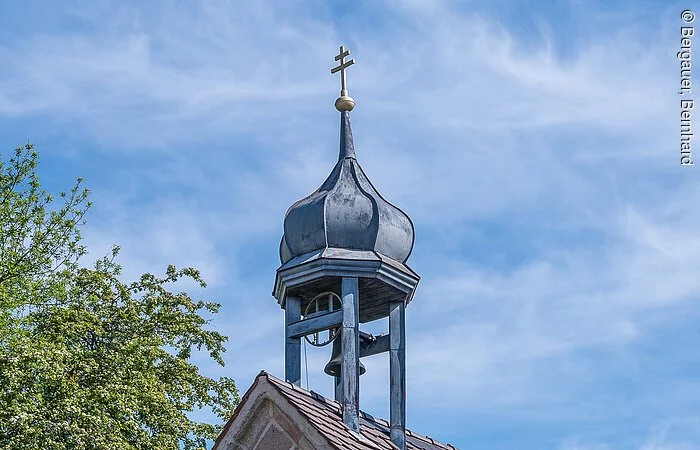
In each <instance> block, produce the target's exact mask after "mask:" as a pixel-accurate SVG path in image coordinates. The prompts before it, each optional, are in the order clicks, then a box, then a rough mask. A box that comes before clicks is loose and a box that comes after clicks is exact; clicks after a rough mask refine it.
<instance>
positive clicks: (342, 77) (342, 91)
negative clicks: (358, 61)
mask: <svg viewBox="0 0 700 450" xmlns="http://www.w3.org/2000/svg"><path fill="white" fill-rule="evenodd" d="M346 56H350V50H345V46H344V45H341V46H340V53H338V54H337V55H336V57H335V60H336V61H340V64H339V65H338V66H337V67H334V68H332V69H331V73H336V72H340V95H348V87H347V86H346V85H345V69H347V68H348V67H350V66H352V65H353V64H355V60H354V59H351V60H349V61H345V57H346Z"/></svg>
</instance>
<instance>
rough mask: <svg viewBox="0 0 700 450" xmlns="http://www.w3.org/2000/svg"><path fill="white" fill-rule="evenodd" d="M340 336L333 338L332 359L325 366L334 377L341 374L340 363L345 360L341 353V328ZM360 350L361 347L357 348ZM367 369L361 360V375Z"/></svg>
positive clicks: (325, 369) (325, 370) (326, 370)
mask: <svg viewBox="0 0 700 450" xmlns="http://www.w3.org/2000/svg"><path fill="white" fill-rule="evenodd" d="M337 333H338V336H336V338H335V339H334V340H333V352H332V353H331V360H330V361H328V364H326V367H324V369H323V371H324V372H326V373H327V374H328V375H330V376H332V377H337V376H340V364H341V362H342V360H343V355H342V353H341V351H342V346H343V345H342V342H341V337H342V336H341V335H340V330H338V331H337ZM357 350H358V351H359V350H360V349H359V348H358V349H357ZM366 371H367V369H365V366H364V364H362V361H360V375H362V374H363V373H365V372H366Z"/></svg>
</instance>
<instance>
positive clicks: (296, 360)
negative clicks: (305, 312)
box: [284, 297, 301, 386]
mask: <svg viewBox="0 0 700 450" xmlns="http://www.w3.org/2000/svg"><path fill="white" fill-rule="evenodd" d="M300 319H301V300H300V299H299V297H287V298H286V301H285V307H284V322H285V324H284V333H285V344H284V378H285V379H286V380H287V381H289V382H290V383H294V384H296V385H297V386H301V338H300V337H298V336H297V337H290V336H289V325H290V324H292V323H294V322H298V321H299V320H300Z"/></svg>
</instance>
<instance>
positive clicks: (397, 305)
mask: <svg viewBox="0 0 700 450" xmlns="http://www.w3.org/2000/svg"><path fill="white" fill-rule="evenodd" d="M389 425H390V438H391V442H393V443H394V445H396V446H397V447H398V448H399V450H406V307H405V306H404V303H403V302H402V301H401V302H392V303H391V305H390V307H389Z"/></svg>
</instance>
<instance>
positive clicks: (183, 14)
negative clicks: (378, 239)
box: [0, 0, 700, 450]
mask: <svg viewBox="0 0 700 450" xmlns="http://www.w3.org/2000/svg"><path fill="white" fill-rule="evenodd" d="M685 7H686V6H685V5H683V4H681V3H677V2H661V1H635V2H632V1H586V2H584V1H580V0H579V1H575V0H570V1H561V2H554V1H553V2H534V1H476V0H475V1H464V2H455V1H421V0H408V1H357V2H351V1H337V2H323V1H320V0H317V1H296V0H294V1H287V2H281V1H277V2H270V1H258V2H226V1H210V0H203V1H199V2H184V1H180V2H156V1H153V2H102V1H90V2H87V1H85V2H80V1H75V2H60V3H59V2H38V1H26V2H10V1H7V0H5V1H2V2H1V3H0V60H2V61H3V64H2V67H1V68H0V119H1V120H0V136H2V149H0V151H1V152H2V153H3V155H7V154H8V152H10V151H11V150H12V149H13V148H14V147H15V146H17V145H21V144H23V143H25V142H27V141H31V142H33V143H34V144H35V145H36V147H37V148H38V149H39V150H40V152H41V158H42V165H41V175H42V177H43V180H44V182H45V184H46V185H47V186H48V187H49V188H51V189H54V190H60V189H63V188H65V187H67V186H69V185H70V183H71V182H72V180H73V179H75V178H76V177H78V176H81V177H84V178H85V183H86V185H87V186H88V187H89V188H90V189H91V190H92V192H93V195H92V200H93V201H94V203H95V206H94V208H93V210H92V212H91V213H90V215H89V217H88V224H87V227H86V230H85V235H86V241H87V244H88V246H89V249H90V250H91V255H90V257H91V258H93V259H96V258H98V257H99V256H101V255H103V254H105V253H107V251H108V250H109V249H110V248H111V246H112V244H120V245H121V247H122V254H121V259H120V262H121V263H122V264H123V265H124V267H125V279H128V278H130V277H132V278H133V277H135V276H136V275H138V274H140V273H141V272H145V271H150V272H160V273H162V271H163V270H164V269H165V267H166V265H167V264H170V263H173V264H176V265H178V266H195V267H197V268H199V269H200V270H201V271H202V273H203V275H204V277H205V279H206V280H207V281H208V282H209V287H208V288H207V289H206V290H204V291H198V290H195V289H194V288H193V287H191V286H190V289H191V292H192V293H193V295H197V296H201V297H204V298H207V299H211V300H215V301H218V302H220V303H222V304H223V307H222V310H221V314H219V315H218V316H216V317H214V319H213V322H212V325H213V326H214V327H216V328H217V329H218V330H220V331H222V332H224V333H225V334H227V335H229V336H230V342H229V345H228V352H227V355H226V361H227V365H226V367H225V368H219V367H216V366H213V365H210V364H205V363H202V370H203V371H204V372H206V373H207V374H209V375H212V376H218V375H224V374H225V375H228V376H231V377H233V378H235V379H236V380H237V383H238V385H239V387H240V389H241V391H245V389H247V387H248V386H249V385H250V383H251V382H252V380H253V377H254V376H255V374H257V373H258V372H259V371H260V370H261V369H266V370H268V371H270V372H271V373H273V374H276V375H278V376H280V377H281V376H282V374H283V370H282V367H283V340H282V330H283V328H282V324H283V315H282V311H281V310H280V309H279V307H278V306H277V304H276V302H275V300H274V299H273V298H272V296H271V290H272V285H273V281H274V274H275V269H276V268H277V266H278V265H279V259H278V255H277V248H278V244H279V239H280V236H281V234H282V219H283V216H284V213H285V211H286V209H287V207H288V206H289V205H291V204H292V203H293V202H294V201H296V200H298V199H300V198H302V197H304V196H306V195H308V194H309V193H310V192H312V191H313V190H315V189H316V188H317V187H318V186H319V185H320V183H321V182H322V181H323V180H324V179H325V177H326V175H327V174H328V173H329V172H330V170H331V168H332V166H333V164H334V160H335V158H337V146H338V123H339V118H338V113H337V111H335V109H334V108H333V102H334V100H335V98H336V97H337V95H338V85H339V80H338V79H337V77H335V76H331V75H330V73H329V69H330V68H331V67H332V66H333V63H334V61H333V56H334V55H335V54H336V53H337V48H338V46H339V45H340V44H345V45H346V46H348V47H349V48H350V49H351V51H352V52H353V57H354V58H355V60H356V64H355V66H353V67H352V68H351V69H349V75H348V80H349V81H348V82H349V88H350V93H351V95H352V96H353V97H354V98H355V100H356V101H357V106H356V108H355V110H354V111H353V113H352V123H353V132H354V136H355V142H356V149H357V153H358V159H359V161H360V163H361V165H362V166H363V168H364V169H365V171H366V173H367V174H368V175H369V177H370V178H371V179H372V181H373V182H374V184H375V186H376V187H377V188H378V189H379V191H380V192H381V193H382V194H383V195H384V196H385V197H386V198H387V199H389V200H390V201H392V202H393V203H394V204H396V205H398V206H399V207H401V208H402V209H403V210H404V211H406V212H407V213H408V214H409V215H410V216H411V217H412V219H413V221H414V224H415V227H416V245H415V247H414V252H413V254H412V256H411V258H410V260H409V264H410V265H411V267H412V268H413V269H415V270H416V271H417V272H418V273H419V274H421V276H422V281H421V283H420V285H419V288H418V291H417V294H416V297H415V299H414V301H413V303H412V304H411V305H410V306H409V308H408V310H407V326H408V333H407V334H408V335H407V339H408V350H407V361H408V376H407V378H408V380H407V381H408V394H407V401H408V424H409V426H410V427H411V428H412V429H414V430H416V431H418V432H420V433H423V434H428V435H430V436H434V437H435V438H437V439H440V440H442V441H446V442H451V443H452V444H454V445H456V446H458V447H459V448H464V449H489V450H496V449H515V448H517V449H526V450H527V449H533V450H535V449H536V450H540V449H556V450H605V449H615V450H617V449H635V450H687V449H700V376H699V375H700V308H699V307H698V301H700V276H698V273H699V272H700V271H699V269H700V264H699V261H700V181H698V173H697V170H696V169H695V168H694V167H680V166H679V161H678V160H679V157H678V154H679V150H678V148H679V144H678V143H679V131H678V127H679V120H680V117H679V114H680V111H679V107H678V97H677V95H676V92H677V90H678V84H679V64H678V61H677V59H675V53H676V52H677V51H678V47H679V46H680V35H679V28H680V26H681V21H680V12H681V11H682V10H683V9H684V8H685ZM86 264H87V261H86ZM385 327H386V324H385V323H381V322H380V323H374V324H371V326H370V327H368V330H369V331H372V332H379V331H382V330H383V329H384V328H385ZM328 355H329V349H322V350H309V353H308V376H309V385H310V387H311V388H312V389H314V390H316V391H318V392H320V393H322V394H324V395H326V396H328V397H331V396H332V394H331V384H332V382H331V380H330V378H329V377H327V376H326V375H324V374H323V372H322V368H323V365H324V364H325V362H326V360H327V359H328ZM364 363H365V365H366V366H367V374H365V375H364V376H363V377H362V380H361V385H362V391H361V406H362V408H363V409H364V410H366V411H368V412H370V413H372V414H374V415H375V416H384V417H386V416H387V415H388V406H387V405H388V388H387V386H388V375H387V372H388V362H387V361H386V358H385V357H383V356H375V357H371V358H368V359H367V360H366V361H364ZM304 383H305V384H306V379H304Z"/></svg>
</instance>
